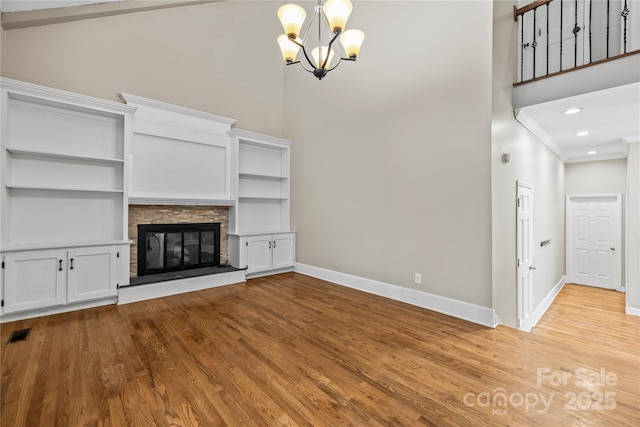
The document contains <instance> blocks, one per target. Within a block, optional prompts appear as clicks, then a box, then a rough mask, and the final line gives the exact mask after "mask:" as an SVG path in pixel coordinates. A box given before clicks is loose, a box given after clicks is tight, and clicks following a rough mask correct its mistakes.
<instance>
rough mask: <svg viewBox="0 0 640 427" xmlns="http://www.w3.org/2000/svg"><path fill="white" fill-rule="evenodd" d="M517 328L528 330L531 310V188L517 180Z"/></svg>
mask: <svg viewBox="0 0 640 427" xmlns="http://www.w3.org/2000/svg"><path fill="white" fill-rule="evenodd" d="M516 226H517V229H516V247H517V249H516V256H517V259H516V266H517V276H518V285H517V291H516V293H517V300H518V328H520V329H524V330H529V329H530V328H531V327H530V326H529V324H528V321H529V320H530V316H531V313H532V312H533V272H534V270H535V269H536V268H535V266H534V265H533V257H534V252H533V188H532V187H531V186H530V185H528V184H525V183H523V182H518V199H517V210H516Z"/></svg>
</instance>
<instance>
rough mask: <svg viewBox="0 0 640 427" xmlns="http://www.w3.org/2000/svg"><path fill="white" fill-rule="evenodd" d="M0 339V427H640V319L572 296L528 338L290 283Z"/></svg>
mask: <svg viewBox="0 0 640 427" xmlns="http://www.w3.org/2000/svg"><path fill="white" fill-rule="evenodd" d="M27 327H30V328H32V332H31V335H30V337H29V339H28V340H26V341H22V342H17V343H13V344H8V343H7V340H8V338H9V335H10V333H11V331H13V330H17V329H21V328H27ZM0 333H1V334H0V335H1V338H2V343H1V347H0V350H1V363H2V364H1V372H0V378H1V380H2V383H1V390H0V424H1V425H3V426H4V425H7V426H16V427H19V426H37V425H41V426H51V425H59V426H76V425H77V426H85V425H86V426H118V427H120V426H150V425H155V426H170V425H171V426H243V427H244V426H268V425H269V426H270V425H273V426H312V425H314V426H331V427H333V426H409V425H411V426H413V425H425V426H438V427H442V426H482V425H489V426H500V425H504V426H551V425H553V426H596V425H616V426H635V425H640V356H639V352H638V343H639V342H640V318H638V317H636V316H629V315H625V314H624V294H621V293H618V292H613V291H607V290H603V289H597V288H588V287H583V286H577V285H566V286H565V287H564V289H563V290H562V292H561V293H560V294H559V295H558V297H557V298H556V301H555V302H554V303H553V305H552V306H551V308H550V309H549V310H548V312H547V313H546V314H545V316H544V317H543V318H542V320H541V321H540V322H539V324H538V326H536V328H535V329H534V330H533V331H532V332H531V333H529V334H527V333H523V332H520V331H517V330H513V329H510V328H506V327H502V326H499V327H498V328H496V329H490V328H485V327H482V326H479V325H475V324H472V323H469V322H465V321H462V320H459V319H455V318H452V317H449V316H446V315H443V314H439V313H434V312H431V311H428V310H424V309H421V308H419V307H415V306H410V305H407V304H403V303H401V302H398V301H392V300H388V299H384V298H381V297H378V296H375V295H371V294H365V293H362V292H358V291H356V290H353V289H349V288H345V287H341V286H338V285H334V284H331V283H327V282H324V281H322V280H319V279H314V278H311V277H307V276H303V275H300V274H296V273H286V274H281V275H277V276H269V277H263V278H258V279H253V280H250V281H248V282H247V283H246V284H239V285H230V286H225V287H220V288H214V289H209V290H205V291H199V292H192V293H188V294H182V295H176V296H172V297H167V298H160V299H156V300H150V301H143V302H140V303H135V304H127V305H123V306H107V307H99V308H95V309H89V310H83V311H77V312H72V313H65V314H60V315H55V316H48V317H42V318H38V319H29V320H23V321H19V322H14V323H7V324H3V325H2V327H1V328H0Z"/></svg>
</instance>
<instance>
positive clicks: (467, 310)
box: [294, 262, 498, 328]
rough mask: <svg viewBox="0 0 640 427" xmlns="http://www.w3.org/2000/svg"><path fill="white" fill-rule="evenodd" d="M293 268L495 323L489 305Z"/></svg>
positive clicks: (475, 320)
mask: <svg viewBox="0 0 640 427" xmlns="http://www.w3.org/2000/svg"><path fill="white" fill-rule="evenodd" d="M294 271H295V272H296V273H300V274H304V275H306V276H311V277H315V278H318V279H322V280H326V281H328V282H331V283H335V284H338V285H342V286H346V287H348V288H352V289H357V290H359V291H363V292H367V293H370V294H374V295H378V296H381V297H385V298H389V299H393V300H396V301H401V302H405V303H407V304H411V305H415V306H418V307H422V308H426V309H428V310H432V311H437V312H438V313H443V314H446V315H449V316H453V317H457V318H459V319H463V320H467V321H469V322H473V323H477V324H479V325H483V326H487V327H489V328H495V327H496V326H497V325H498V318H497V316H496V314H495V312H494V311H493V309H491V308H489V307H482V306H479V305H476V304H471V303H468V302H464V301H460V300H456V299H453V298H447V297H443V296H440V295H435V294H430V293H428V292H423V291H418V290H415V289H409V288H405V287H402V286H398V285H392V284H390V283H385V282H379V281H377V280H372V279H367V278H364V277H359V276H353V275H351V274H346V273H340V272H338V271H333V270H327V269H325V268H321V267H314V266H312V265H308V264H302V263H299V262H298V263H296V265H295V270H294Z"/></svg>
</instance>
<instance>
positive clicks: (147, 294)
mask: <svg viewBox="0 0 640 427" xmlns="http://www.w3.org/2000/svg"><path fill="white" fill-rule="evenodd" d="M245 281H246V279H245V272H244V270H240V271H231V272H228V273H219V274H211V275H208V276H198V277H188V278H184V279H178V280H170V281H167V282H157V283H148V284H144V285H135V286H126V287H122V288H120V289H119V292H118V304H129V303H132V302H137V301H145V300H149V299H153V298H162V297H167V296H170V295H177V294H183V293H186V292H193V291H200V290H203V289H209V288H216V287H218V286H225V285H231V284H234V283H242V282H245Z"/></svg>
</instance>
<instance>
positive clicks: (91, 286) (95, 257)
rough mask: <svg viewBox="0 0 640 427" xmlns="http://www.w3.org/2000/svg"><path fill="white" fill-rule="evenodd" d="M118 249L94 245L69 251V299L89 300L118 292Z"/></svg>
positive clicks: (73, 300) (74, 300) (71, 300)
mask: <svg viewBox="0 0 640 427" xmlns="http://www.w3.org/2000/svg"><path fill="white" fill-rule="evenodd" d="M116 253H117V251H116V249H115V248H114V247H93V248H80V249H74V250H70V251H69V253H68V268H69V271H68V297H67V298H68V301H69V302H77V301H87V300H95V299H100V298H107V297H110V296H114V295H116V293H117V274H116Z"/></svg>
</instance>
